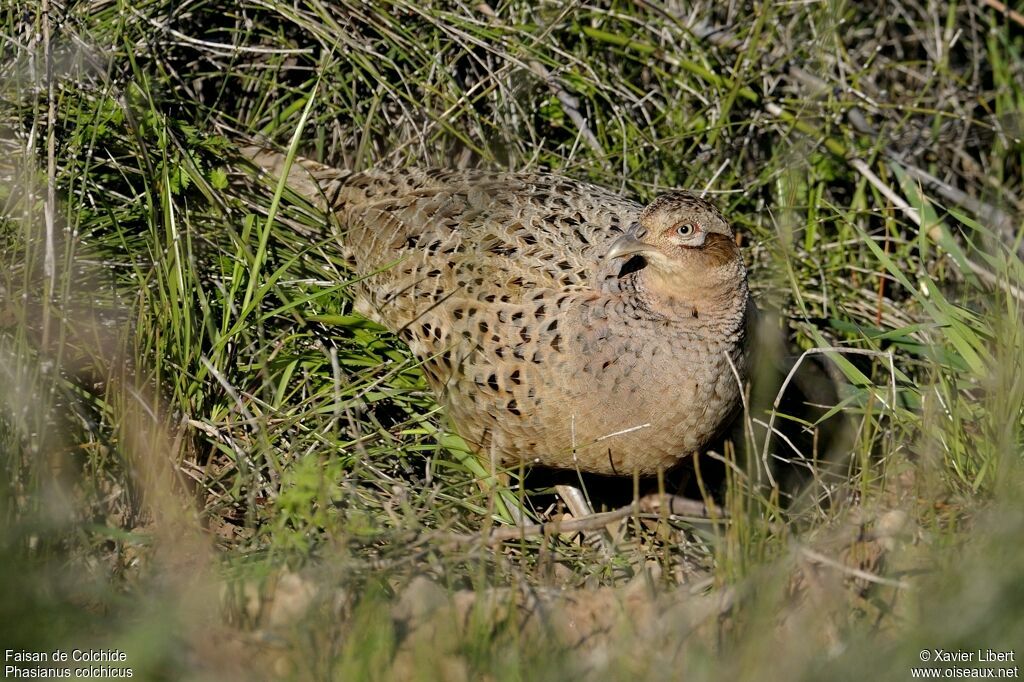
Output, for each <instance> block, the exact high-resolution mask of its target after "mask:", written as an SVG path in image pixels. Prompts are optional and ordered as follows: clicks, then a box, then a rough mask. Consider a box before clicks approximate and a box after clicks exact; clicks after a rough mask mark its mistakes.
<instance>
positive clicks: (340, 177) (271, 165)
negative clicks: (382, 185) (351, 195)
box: [238, 145, 351, 210]
mask: <svg viewBox="0 0 1024 682" xmlns="http://www.w3.org/2000/svg"><path fill="white" fill-rule="evenodd" d="M238 151H239V152H240V153H241V155H242V156H244V157H245V158H247V159H249V161H251V162H252V163H253V164H254V165H255V166H256V167H257V168H259V169H260V170H262V171H263V172H264V173H266V174H267V175H269V176H271V177H272V178H274V179H277V180H280V179H281V178H284V180H285V184H286V185H288V187H290V188H291V189H292V191H293V192H295V193H296V194H298V195H299V196H301V197H303V198H305V199H307V200H309V201H310V202H311V203H312V204H313V205H314V206H316V207H317V208H319V209H321V210H328V209H330V208H332V206H331V205H330V204H331V201H330V199H329V196H330V195H331V194H332V192H331V190H332V189H334V188H336V187H337V186H338V185H340V184H341V183H342V182H343V181H344V180H345V178H347V177H348V176H349V175H351V172H350V171H343V170H338V169H337V168H332V167H330V166H325V165H324V164H322V163H317V162H316V161H311V160H310V159H306V158H303V157H301V156H296V157H294V158H293V159H292V162H291V164H289V163H288V156H287V155H286V154H282V153H280V152H276V151H273V150H271V149H267V148H266V147H259V146H255V145H246V146H242V147H239V150H238ZM286 173H287V177H286V176H285V174H286Z"/></svg>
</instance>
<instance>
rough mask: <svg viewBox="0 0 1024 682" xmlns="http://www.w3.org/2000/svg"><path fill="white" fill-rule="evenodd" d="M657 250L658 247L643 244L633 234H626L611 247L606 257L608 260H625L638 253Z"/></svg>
mask: <svg viewBox="0 0 1024 682" xmlns="http://www.w3.org/2000/svg"><path fill="white" fill-rule="evenodd" d="M657 250H658V249H657V247H654V246H651V245H650V244H647V243H646V242H642V241H640V240H639V239H637V238H636V237H634V236H633V235H632V234H629V233H626V234H624V235H622V236H621V237H619V238H618V239H616V240H615V241H613V242H612V245H611V247H609V249H608V253H606V254H605V255H604V257H605V258H608V259H612V258H625V257H627V256H632V255H634V254H637V253H644V252H651V251H657Z"/></svg>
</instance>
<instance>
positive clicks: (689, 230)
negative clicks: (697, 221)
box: [676, 223, 697, 237]
mask: <svg viewBox="0 0 1024 682" xmlns="http://www.w3.org/2000/svg"><path fill="white" fill-rule="evenodd" d="M696 231H697V228H696V227H694V225H693V223H683V224H682V225H680V226H679V227H677V228H676V234H678V235H679V236H680V237H689V236H690V235H691V234H693V233H694V232H696Z"/></svg>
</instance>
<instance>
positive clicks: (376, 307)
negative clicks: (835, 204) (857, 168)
mask: <svg viewBox="0 0 1024 682" xmlns="http://www.w3.org/2000/svg"><path fill="white" fill-rule="evenodd" d="M244 151H245V153H246V154H247V156H249V157H250V158H251V159H252V160H253V161H254V163H255V164H256V165H257V166H259V167H261V168H263V169H264V170H266V171H267V172H268V173H270V174H271V175H274V176H279V175H280V174H281V172H282V171H283V168H284V157H283V156H281V155H279V154H276V153H274V152H269V151H265V150H260V149H256V148H248V149H246V150H244ZM288 183H289V185H290V186H291V187H292V188H293V190H295V191H296V192H298V193H300V194H302V195H305V196H307V197H308V198H309V199H310V200H312V201H313V202H314V204H317V205H318V206H319V207H320V208H322V209H324V210H327V211H330V212H333V213H334V214H335V215H336V218H337V221H336V225H337V226H339V227H338V235H337V238H338V243H339V247H340V248H341V250H342V252H343V253H344V254H345V256H346V258H347V259H348V260H349V262H350V263H351V264H352V267H353V269H354V271H355V272H356V273H358V274H359V275H360V276H361V277H362V279H361V280H360V281H359V282H358V284H356V285H355V303H356V309H357V310H358V311H359V312H361V313H363V314H365V315H366V316H368V317H370V318H371V319H373V320H376V321H377V322H379V323H381V324H383V325H384V326H386V327H388V328H390V329H393V330H395V331H396V332H397V333H398V334H399V335H400V336H401V337H402V338H403V339H404V340H405V341H406V342H407V343H408V344H409V347H410V348H411V350H412V352H413V353H414V354H415V355H416V356H417V357H418V358H420V359H421V360H422V361H423V368H424V371H425V372H426V374H427V377H428V380H429V381H430V384H431V386H432V387H433V389H434V390H435V392H436V393H437V396H438V400H439V401H440V402H441V403H442V404H443V405H445V406H446V407H447V409H448V411H449V414H450V416H451V418H452V420H453V422H454V424H455V426H456V427H457V429H458V430H459V433H460V434H461V435H462V436H463V437H464V438H465V439H466V440H467V441H468V442H469V443H471V444H472V445H473V446H474V447H476V448H477V449H478V450H479V451H480V453H481V454H482V455H483V456H484V457H485V458H486V457H489V456H490V457H494V458H495V459H496V460H497V461H498V462H499V463H501V464H505V465H514V464H515V463H516V462H518V461H520V460H523V461H525V462H527V463H539V464H544V465H548V466H554V467H567V468H572V467H578V468H579V469H581V470H583V471H592V472H598V473H606V474H609V473H614V474H631V473H632V472H633V471H634V470H637V471H639V473H641V474H651V473H655V472H656V471H657V470H658V469H659V468H667V467H670V466H671V465H673V464H675V463H676V462H677V461H678V460H679V459H680V458H682V457H685V456H687V455H689V454H691V453H693V452H694V451H697V450H699V449H701V448H702V447H704V446H705V445H706V444H707V443H708V441H709V440H710V439H711V438H713V437H714V436H715V435H716V434H717V433H718V432H719V431H720V430H721V429H722V427H723V426H724V425H725V423H726V422H727V421H728V419H729V418H730V416H731V415H732V414H733V413H734V412H735V410H736V408H737V407H738V405H739V402H740V392H741V387H740V385H739V383H738V382H737V377H736V374H735V373H734V371H733V368H735V370H736V372H738V373H739V377H740V379H741V380H742V379H743V378H745V371H746V353H745V345H746V329H745V322H746V316H747V313H748V307H749V304H748V293H747V283H746V271H745V269H744V267H743V262H742V258H741V256H740V253H739V249H738V248H737V247H736V246H735V243H734V241H733V239H732V231H731V229H730V228H729V227H728V225H727V223H726V221H725V220H724V218H723V217H722V215H721V214H720V213H719V212H718V211H717V209H715V208H714V207H713V206H711V205H710V204H709V203H707V202H705V201H703V200H702V199H698V198H696V197H694V196H693V195H690V194H687V193H682V192H676V193H671V194H668V195H664V196H662V197H659V198H658V199H657V200H655V201H654V202H653V203H652V204H650V205H649V206H647V207H646V208H645V207H643V206H641V205H639V204H637V203H635V202H633V201H630V200H628V199H624V198H622V197H620V196H618V195H616V194H614V193H612V192H609V191H608V190H605V189H602V188H600V187H597V186H594V185H590V184H587V183H582V182H577V181H574V180H570V179H568V178H564V177H560V176H556V175H545V174H536V173H487V172H482V171H453V170H431V171H421V170H413V169H410V170H401V171H389V172H384V171H368V172H365V173H357V174H351V173H348V172H345V171H339V170H336V169H333V168H330V167H327V166H323V165H320V164H316V163H313V162H310V161H306V160H298V161H297V162H296V163H295V164H294V165H293V166H292V168H291V170H290V173H289V177H288ZM684 233H689V234H688V235H687V234H684ZM610 251H612V252H613V253H612V256H613V257H607V256H608V254H609V252H610ZM619 254H621V255H619ZM730 364H731V365H732V367H730Z"/></svg>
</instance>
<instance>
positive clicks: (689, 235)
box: [606, 192, 739, 269]
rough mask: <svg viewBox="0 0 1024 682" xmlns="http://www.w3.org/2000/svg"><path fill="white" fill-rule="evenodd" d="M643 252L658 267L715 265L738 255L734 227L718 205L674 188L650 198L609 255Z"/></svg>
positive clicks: (614, 243)
mask: <svg viewBox="0 0 1024 682" xmlns="http://www.w3.org/2000/svg"><path fill="white" fill-rule="evenodd" d="M631 256H642V257H643V258H644V259H645V260H646V261H648V263H649V264H650V265H653V266H655V267H659V269H660V268H661V267H671V266H672V265H673V264H675V265H676V266H691V267H692V266H700V267H705V268H706V267H715V266H717V265H723V264H726V263H729V262H732V261H734V260H736V259H737V258H739V249H738V248H737V246H736V242H735V241H734V237H733V231H732V228H730V227H729V223H727V222H726V221H725V218H724V217H723V216H722V214H721V213H720V212H719V210H718V209H717V208H715V206H714V205H713V204H712V203H710V202H708V201H705V200H704V199H701V198H700V197H697V196H696V195H693V194H690V193H689V192H672V193H669V194H663V195H662V196H660V197H658V198H657V199H655V200H654V201H653V202H651V203H650V204H649V205H648V206H647V207H646V208H645V209H644V210H643V212H642V213H641V214H640V218H639V220H638V222H637V223H635V224H634V225H633V227H632V228H631V229H630V230H629V231H628V232H626V234H624V235H622V236H621V237H619V238H618V239H617V240H615V241H614V242H613V243H612V245H611V247H610V248H609V249H608V253H607V254H606V257H607V258H628V257H631Z"/></svg>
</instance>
